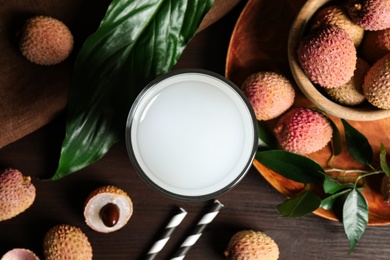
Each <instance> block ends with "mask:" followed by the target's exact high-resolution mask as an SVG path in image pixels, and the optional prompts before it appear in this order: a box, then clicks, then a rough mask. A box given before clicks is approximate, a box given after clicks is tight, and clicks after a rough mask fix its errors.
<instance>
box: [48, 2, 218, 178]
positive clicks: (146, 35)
mask: <svg viewBox="0 0 390 260" xmlns="http://www.w3.org/2000/svg"><path fill="white" fill-rule="evenodd" d="M213 2H214V1H213V0H180V1H177V0H149V1H139V0H113V1H112V3H111V4H110V6H109V7H108V9H107V12H106V15H105V17H104V18H103V20H102V21H101V24H100V26H99V28H98V29H97V31H96V32H95V33H93V34H92V35H90V36H89V37H88V39H87V40H86V41H85V43H84V45H83V46H82V48H81V50H80V52H79V53H78V56H77V59H76V63H75V67H74V73H73V79H72V85H71V89H70V93H69V100H68V111H67V112H68V115H67V122H66V135H65V138H64V140H63V143H62V148H61V155H60V159H59V165H58V168H57V171H56V173H55V174H54V176H52V178H51V179H52V180H55V179H59V178H62V177H64V176H66V175H68V174H70V173H72V172H75V171H77V170H80V169H82V168H84V167H86V166H88V165H90V164H92V163H94V162H95V161H97V160H98V159H100V158H101V157H103V156H104V155H105V154H106V153H107V151H108V150H109V148H110V147H111V146H112V145H113V144H114V143H116V142H117V141H118V140H119V139H121V137H122V136H124V133H123V132H124V129H125V124H126V118H127V114H128V112H129V110H130V107H131V104H132V102H133V101H134V99H135V98H136V96H137V95H138V94H139V92H140V91H141V90H142V89H143V88H144V87H145V86H146V85H147V83H149V82H150V81H151V80H153V79H154V78H156V77H157V76H159V75H161V74H164V73H166V72H168V71H170V70H171V69H172V67H173V66H174V65H175V63H176V62H177V60H178V58H179V57H180V55H181V53H182V52H183V50H184V48H185V47H186V44H187V43H188V42H189V41H190V39H191V38H192V37H193V35H194V34H195V33H196V30H197V29H198V27H199V25H200V23H201V21H202V19H203V17H204V16H205V14H206V13H207V12H208V11H209V9H210V8H211V6H212V4H213Z"/></svg>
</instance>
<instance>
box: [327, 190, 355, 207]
mask: <svg viewBox="0 0 390 260" xmlns="http://www.w3.org/2000/svg"><path fill="white" fill-rule="evenodd" d="M351 190H352V189H348V190H343V191H340V192H338V193H335V194H333V195H331V196H329V197H326V198H325V199H323V200H322V201H321V205H320V207H321V208H323V209H326V210H331V209H332V208H333V204H334V202H335V201H336V199H337V198H339V197H341V196H343V195H345V194H347V193H348V192H350V191H351Z"/></svg>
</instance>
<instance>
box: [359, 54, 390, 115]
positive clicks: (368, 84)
mask: <svg viewBox="0 0 390 260" xmlns="http://www.w3.org/2000/svg"><path fill="white" fill-rule="evenodd" d="M363 93H364V95H365V96H366V99H367V100H368V102H370V103H371V104H372V105H373V106H375V107H377V108H381V109H389V108H390V53H389V54H387V55H385V56H384V57H382V58H381V59H379V60H378V61H377V62H375V64H374V65H372V67H371V68H370V69H369V70H368V72H367V74H366V77H365V78H364V84H363Z"/></svg>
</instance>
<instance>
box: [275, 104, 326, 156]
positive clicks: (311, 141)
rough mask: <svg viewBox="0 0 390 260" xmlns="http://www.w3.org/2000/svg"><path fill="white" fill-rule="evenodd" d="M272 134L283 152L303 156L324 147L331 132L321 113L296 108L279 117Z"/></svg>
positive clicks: (304, 108)
mask: <svg viewBox="0 0 390 260" xmlns="http://www.w3.org/2000/svg"><path fill="white" fill-rule="evenodd" d="M274 132H275V135H276V138H277V140H278V142H279V145H280V147H281V148H282V149H283V150H286V151H289V152H293V153H297V154H302V155H305V154H310V153H313V152H316V151H318V150H320V149H322V148H323V147H325V145H327V144H328V143H329V141H330V140H331V139H332V133H333V130H332V126H331V124H330V122H329V120H328V119H327V118H326V117H325V116H324V115H323V114H322V113H321V112H318V111H316V110H313V109H310V108H306V107H296V108H293V109H291V110H290V111H288V112H287V113H285V114H283V115H282V116H281V118H280V119H279V121H278V123H277V125H276V126H275V128H274Z"/></svg>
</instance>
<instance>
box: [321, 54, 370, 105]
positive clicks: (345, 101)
mask: <svg viewBox="0 0 390 260" xmlns="http://www.w3.org/2000/svg"><path fill="white" fill-rule="evenodd" d="M369 69H370V65H369V64H368V63H367V62H366V61H365V60H363V59H361V58H358V59H357V63H356V70H355V73H354V75H353V77H352V78H351V79H350V80H349V81H348V82H347V83H345V84H343V85H341V86H339V87H337V88H329V89H325V92H326V93H327V94H328V95H329V97H330V98H331V99H332V100H334V101H336V102H337V103H339V104H341V105H346V106H356V105H359V104H361V103H363V102H364V101H365V100H366V97H365V96H364V94H363V83H364V77H365V76H366V74H367V71H368V70H369Z"/></svg>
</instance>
